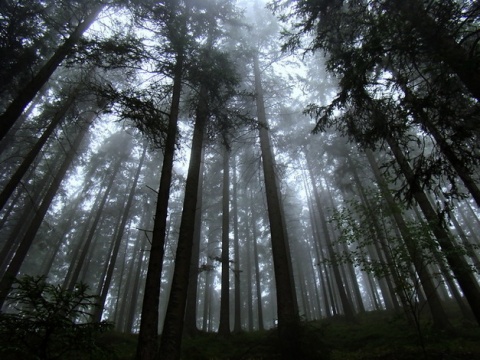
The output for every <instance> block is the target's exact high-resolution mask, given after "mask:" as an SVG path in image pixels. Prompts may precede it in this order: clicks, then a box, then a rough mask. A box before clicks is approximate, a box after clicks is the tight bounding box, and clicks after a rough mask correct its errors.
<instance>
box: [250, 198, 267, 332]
mask: <svg viewBox="0 0 480 360" xmlns="http://www.w3.org/2000/svg"><path fill="white" fill-rule="evenodd" d="M250 212H251V219H252V237H253V259H254V263H255V290H256V293H257V313H258V330H261V331H263V330H265V325H264V323H263V306H262V303H263V301H262V286H261V283H260V264H259V261H258V245H257V223H256V219H257V215H256V212H255V207H254V206H253V194H251V195H250Z"/></svg>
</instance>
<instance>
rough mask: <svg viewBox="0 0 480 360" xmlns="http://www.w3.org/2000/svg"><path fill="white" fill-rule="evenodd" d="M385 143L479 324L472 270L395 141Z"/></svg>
mask: <svg viewBox="0 0 480 360" xmlns="http://www.w3.org/2000/svg"><path fill="white" fill-rule="evenodd" d="M387 142H388V145H389V146H390V149H391V150H392V152H393V154H394V156H395V158H396V160H397V162H398V164H399V166H400V169H401V171H402V173H403V174H404V176H405V178H406V179H407V182H408V184H409V186H410V189H411V191H412V193H413V196H414V197H415V200H416V201H417V203H418V205H419V206H420V208H421V209H422V212H423V214H424V216H425V218H426V219H427V222H428V224H429V226H430V227H431V230H432V232H433V234H434V235H435V237H436V239H437V241H438V243H439V245H440V247H441V248H442V250H443V254H444V256H445V258H446V259H447V262H448V264H449V266H450V268H451V270H452V272H453V274H454V275H455V277H456V279H457V281H458V283H459V285H460V288H461V289H462V292H463V293H464V295H465V297H466V299H467V301H468V303H469V304H470V307H471V309H472V311H473V313H474V315H475V318H476V320H477V322H478V323H479V324H480V307H479V306H478V304H480V288H479V286H478V282H477V280H476V279H475V277H474V275H473V273H472V270H471V269H470V266H469V265H468V263H467V262H466V261H465V259H464V258H462V256H461V255H460V254H459V252H458V251H457V247H456V246H455V244H454V242H453V240H452V237H451V234H449V233H448V231H447V230H446V229H445V228H444V227H443V225H442V223H441V220H440V218H439V215H438V214H437V212H436V211H435V210H434V208H433V207H432V205H431V203H430V201H429V200H428V198H427V196H426V195H425V193H424V192H423V190H422V188H421V187H420V185H419V184H418V181H417V180H416V178H415V175H414V173H413V171H412V169H411V167H410V164H409V163H408V160H407V159H406V157H405V155H404V154H403V152H402V150H401V149H400V147H399V146H398V144H397V143H396V141H395V140H394V139H393V138H391V137H387Z"/></svg>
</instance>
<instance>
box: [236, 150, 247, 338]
mask: <svg viewBox="0 0 480 360" xmlns="http://www.w3.org/2000/svg"><path fill="white" fill-rule="evenodd" d="M232 167H233V199H232V216H233V252H234V258H233V267H234V271H233V273H234V275H235V278H234V285H235V311H234V316H235V318H234V327H233V331H234V332H235V333H239V332H241V331H242V319H241V318H242V314H241V311H242V310H241V309H242V300H241V291H240V290H241V289H240V273H241V271H240V244H239V237H238V184H237V162H236V158H235V156H234V157H233V166H232ZM247 279H248V280H247V281H250V277H248V278H247Z"/></svg>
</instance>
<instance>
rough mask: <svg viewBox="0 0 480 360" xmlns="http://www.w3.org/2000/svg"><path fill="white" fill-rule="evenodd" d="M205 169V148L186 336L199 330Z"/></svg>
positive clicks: (191, 270)
mask: <svg viewBox="0 0 480 360" xmlns="http://www.w3.org/2000/svg"><path fill="white" fill-rule="evenodd" d="M204 168H205V148H203V149H202V159H201V164H200V179H199V180H198V199H197V208H198V210H197V212H196V213H195V232H194V235H193V252H192V265H191V267H190V277H189V278H190V282H189V283H188V295H187V308H186V310H185V334H187V335H195V334H196V333H197V331H198V329H197V290H198V275H199V272H198V269H199V261H200V242H201V240H202V210H203V209H202V206H203V178H204V176H203V172H204Z"/></svg>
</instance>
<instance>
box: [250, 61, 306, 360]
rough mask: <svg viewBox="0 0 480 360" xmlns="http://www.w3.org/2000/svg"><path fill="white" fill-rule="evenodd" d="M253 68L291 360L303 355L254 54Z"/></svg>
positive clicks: (282, 329) (281, 319) (281, 324)
mask: <svg viewBox="0 0 480 360" xmlns="http://www.w3.org/2000/svg"><path fill="white" fill-rule="evenodd" d="M253 65H254V75H255V100H256V105H257V118H258V122H259V134H260V146H261V149H262V164H263V173H264V181H265V191H266V194H267V205H268V218H269V222H270V233H271V241H272V252H273V264H274V268H275V283H276V289H277V307H278V312H277V314H278V333H279V339H280V343H281V347H282V357H283V358H285V359H292V358H294V357H295V356H299V354H301V353H302V351H301V347H300V339H299V321H300V319H299V315H298V313H297V303H296V296H295V292H294V291H295V288H294V284H293V274H292V267H291V263H290V259H289V255H288V252H289V245H288V239H287V234H286V233H285V226H284V219H283V216H282V212H281V207H282V205H281V202H280V198H279V189H278V186H277V178H276V174H275V164H274V159H273V153H272V147H271V145H270V139H269V135H268V124H267V118H266V113H265V102H264V100H263V88H262V80H261V72H260V65H259V60H258V54H255V55H254V58H253Z"/></svg>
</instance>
